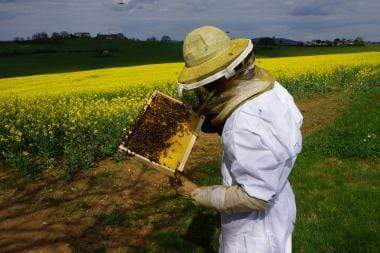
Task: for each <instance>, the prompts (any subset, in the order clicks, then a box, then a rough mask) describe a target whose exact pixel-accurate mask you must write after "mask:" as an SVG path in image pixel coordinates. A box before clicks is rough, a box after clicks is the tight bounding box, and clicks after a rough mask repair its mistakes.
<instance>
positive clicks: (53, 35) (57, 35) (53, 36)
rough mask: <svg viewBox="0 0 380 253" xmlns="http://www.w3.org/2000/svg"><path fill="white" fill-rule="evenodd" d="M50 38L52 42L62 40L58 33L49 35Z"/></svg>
mask: <svg viewBox="0 0 380 253" xmlns="http://www.w3.org/2000/svg"><path fill="white" fill-rule="evenodd" d="M51 38H52V39H53V40H59V39H61V38H62V36H61V34H60V33H57V32H53V33H52V34H51Z"/></svg>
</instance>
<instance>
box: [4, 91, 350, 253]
mask: <svg viewBox="0 0 380 253" xmlns="http://www.w3.org/2000/svg"><path fill="white" fill-rule="evenodd" d="M336 97H337V96H336V94H327V95H324V96H320V97H318V98H315V99H313V100H310V101H301V102H299V103H298V104H299V107H300V109H301V111H302V113H303V115H304V125H303V133H304V135H309V134H311V133H313V132H315V131H316V130H318V129H320V128H322V127H325V126H326V125H328V124H329V123H331V122H333V121H334V119H335V118H336V117H337V116H338V115H339V113H340V112H341V111H342V110H343V109H344V107H345V106H346V103H345V102H342V101H337V99H336ZM220 155H221V146H220V143H219V137H218V135H212V134H202V135H201V136H200V138H199V140H198V142H197V144H196V146H195V147H194V150H193V152H192V155H191V158H190V161H189V163H188V169H189V170H191V169H196V168H197V167H200V166H202V165H205V164H207V163H210V162H213V161H217V160H219V159H220ZM55 173H56V172H54V171H50V172H49V171H48V172H46V173H45V175H43V176H42V177H41V179H40V180H33V181H31V182H30V181H27V180H26V179H23V178H22V177H20V176H17V175H13V174H9V173H8V172H7V171H5V170H1V171H0V252H4V253H6V252H8V253H9V252H58V253H59V252H94V251H97V250H98V251H99V252H103V251H102V250H104V248H101V247H102V246H99V245H106V247H107V252H134V251H135V250H136V249H137V248H138V247H139V246H141V244H142V243H143V240H144V238H145V237H146V236H147V235H149V234H150V233H151V232H152V231H154V230H155V229H157V228H158V227H159V226H164V225H165V221H166V222H167V221H168V220H170V218H173V215H175V214H170V211H168V210H164V211H163V212H158V211H157V210H156V209H157V207H158V206H160V203H162V201H165V200H163V199H162V198H158V197H157V193H158V192H160V191H163V190H165V188H167V185H168V179H167V177H166V176H164V175H162V174H159V173H157V172H155V171H153V170H148V169H147V168H145V167H142V165H141V164H140V163H138V162H137V161H135V160H133V159H131V160H128V161H126V162H123V163H115V162H112V161H103V162H101V163H100V164H99V166H98V168H96V169H93V170H88V171H83V172H81V173H80V174H79V175H78V176H77V177H76V178H75V180H73V181H70V182H67V181H65V180H63V179H61V176H60V175H58V174H55ZM112 210H123V211H124V212H126V213H130V214H131V216H129V217H122V216H121V217H120V215H118V214H117V213H115V214H114V215H113V216H112V215H111V216H109V218H108V220H107V219H106V223H107V222H108V223H112V222H124V223H125V222H126V220H128V219H129V220H130V221H128V222H130V224H133V225H130V226H128V225H126V226H116V227H113V226H107V224H104V218H102V217H103V216H104V214H109V213H110V212H112ZM138 210H144V212H143V214H144V217H140V216H139V215H141V212H138ZM120 219H121V220H120ZM139 222H140V223H139ZM136 227H140V229H136ZM99 247H100V248H99ZM73 249H74V251H73Z"/></svg>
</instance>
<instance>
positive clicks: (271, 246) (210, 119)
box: [179, 26, 302, 253]
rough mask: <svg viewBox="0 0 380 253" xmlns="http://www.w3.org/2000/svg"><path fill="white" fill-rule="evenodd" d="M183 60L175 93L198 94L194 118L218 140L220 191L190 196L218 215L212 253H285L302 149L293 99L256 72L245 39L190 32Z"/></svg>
mask: <svg viewBox="0 0 380 253" xmlns="http://www.w3.org/2000/svg"><path fill="white" fill-rule="evenodd" d="M184 59H185V66H184V69H183V71H182V72H181V74H180V76H179V94H180V96H181V95H183V91H184V90H185V91H186V90H189V91H192V90H194V91H197V90H198V91H199V92H200V93H198V95H197V96H195V97H199V103H194V104H199V105H200V106H199V108H200V109H197V112H199V113H200V114H203V115H205V116H206V122H207V124H204V125H207V126H208V127H207V128H208V129H210V130H211V131H210V132H218V133H219V134H220V135H221V137H222V144H223V151H224V152H223V160H222V168H221V173H222V176H223V185H214V186H204V187H198V186H195V187H194V188H193V189H195V190H192V191H191V193H190V195H191V198H192V199H193V201H194V202H195V203H197V204H200V205H204V206H207V207H210V208H214V209H216V210H218V211H220V212H221V223H222V228H221V235H220V248H219V252H220V253H290V252H291V248H292V245H291V244H292V241H291V240H292V232H293V228H294V223H295V216H296V206H295V199H294V194H293V191H292V188H291V186H290V184H289V181H288V176H289V174H290V172H291V170H292V168H293V166H294V163H295V161H296V158H297V155H298V153H299V152H300V151H301V147H302V136H301V131H300V128H301V125H302V115H301V113H300V111H299V110H298V108H297V106H296V105H295V103H294V101H293V98H292V96H291V95H290V94H289V93H288V91H287V90H286V89H285V88H284V87H282V86H281V85H280V84H279V83H278V82H276V81H275V80H274V78H272V77H271V75H270V74H269V73H268V72H267V71H266V70H264V69H261V68H260V67H259V66H256V64H255V63H254V54H253V46H252V42H251V40H249V39H230V38H229V37H228V35H227V34H226V33H224V32H223V31H222V30H220V29H218V28H216V27H210V26H205V27H201V28H198V29H195V30H194V31H192V32H191V33H189V34H188V35H187V37H186V39H185V41H184ZM203 86H205V87H203ZM206 90H207V92H208V95H205V96H203V95H200V94H201V93H202V92H206ZM201 91H202V92H201ZM207 92H206V94H207ZM190 97H194V96H190ZM206 122H205V123H206ZM202 130H204V129H203V128H202Z"/></svg>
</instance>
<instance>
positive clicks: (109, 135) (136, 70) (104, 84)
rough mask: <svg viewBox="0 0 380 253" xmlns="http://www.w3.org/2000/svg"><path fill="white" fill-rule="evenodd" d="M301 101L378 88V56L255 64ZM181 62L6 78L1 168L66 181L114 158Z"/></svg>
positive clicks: (0, 106) (0, 102) (1, 83)
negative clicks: (59, 172) (61, 174)
mask: <svg viewBox="0 0 380 253" xmlns="http://www.w3.org/2000/svg"><path fill="white" fill-rule="evenodd" d="M257 64H258V65H260V66H262V67H264V68H266V69H268V70H269V71H270V72H272V74H273V75H274V76H275V77H276V78H277V79H278V80H279V81H280V82H281V83H283V84H284V85H285V86H286V87H287V88H288V89H289V90H290V92H291V93H293V95H295V96H310V95H315V94H320V93H324V92H329V91H333V90H337V89H352V88H358V87H360V86H363V85H378V84H379V74H380V70H379V69H380V68H379V67H380V52H367V53H353V54H339V55H321V56H304V57H286V58H270V59H257ZM182 66H183V65H182V63H170V64H158V65H145V66H137V67H124V68H109V69H99V70H91V71H81V72H72V73H63V74H49V75H36V76H27V77H15V78H3V79H0V90H1V93H0V118H1V120H0V162H1V163H3V164H4V165H5V166H7V167H15V168H18V169H20V170H21V171H22V172H24V173H25V174H34V173H37V172H39V171H41V170H42V169H45V168H55V167H64V168H66V171H67V173H68V175H72V174H73V173H74V172H75V171H77V170H78V169H80V168H88V167H91V166H94V164H95V162H96V161H97V160H99V159H102V158H105V157H109V156H112V155H114V154H115V150H116V147H117V146H118V144H119V142H120V139H121V138H122V136H123V134H124V133H125V131H126V130H127V129H128V127H129V126H130V124H131V122H132V121H133V119H134V117H135V116H136V114H137V112H138V110H139V109H140V108H141V107H142V105H143V104H144V103H145V101H146V99H147V98H148V97H149V95H150V94H151V92H152V91H153V90H155V89H159V90H161V91H162V92H164V93H167V94H170V95H173V96H176V77H177V76H178V73H179V72H180V71H181V68H182Z"/></svg>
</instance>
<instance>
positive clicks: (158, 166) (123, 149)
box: [119, 90, 205, 176]
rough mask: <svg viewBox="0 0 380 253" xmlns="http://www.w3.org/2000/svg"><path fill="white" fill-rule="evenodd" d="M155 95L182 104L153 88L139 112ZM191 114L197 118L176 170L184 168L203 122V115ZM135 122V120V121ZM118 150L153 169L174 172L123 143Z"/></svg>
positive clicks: (144, 110) (172, 173)
mask: <svg viewBox="0 0 380 253" xmlns="http://www.w3.org/2000/svg"><path fill="white" fill-rule="evenodd" d="M155 96H163V97H165V98H167V99H169V100H171V101H173V102H174V103H180V104H183V103H182V102H181V101H179V100H177V99H175V98H173V97H170V96H168V95H166V94H164V93H162V92H160V91H157V90H155V91H154V92H153V94H152V95H151V97H150V98H149V100H148V102H147V103H146V104H145V106H144V108H143V109H142V112H141V115H144V114H145V112H146V110H147V109H148V107H149V105H150V104H151V103H152V100H153V98H154V97H155ZM192 115H193V116H195V117H197V118H198V119H199V120H198V122H197V124H196V127H195V129H193V131H192V136H191V139H190V142H189V143H188V146H187V147H186V150H185V152H184V154H183V157H182V160H181V162H180V164H179V166H178V167H177V170H178V171H181V172H182V171H183V170H184V168H185V165H186V162H187V160H188V159H189V156H190V153H191V150H192V149H193V146H194V144H195V141H196V140H197V138H198V135H199V132H200V129H201V126H202V124H203V122H204V119H205V117H204V116H200V117H199V116H198V115H197V114H196V113H195V112H192ZM136 123H137V122H136ZM133 130H134V129H132V130H131V131H129V132H128V134H127V136H126V138H125V139H124V142H127V141H128V137H129V136H130V135H131V134H132V132H133ZM119 151H120V152H121V153H125V154H129V155H132V156H135V157H136V158H137V159H138V160H140V161H141V162H143V163H145V164H147V165H148V166H151V167H153V168H155V169H157V170H158V171H161V172H163V173H165V174H167V175H169V176H174V173H175V170H172V169H170V168H169V167H167V166H165V165H163V164H159V163H157V162H153V161H151V160H149V159H148V158H146V157H144V156H142V155H140V154H137V153H135V152H133V151H132V150H130V149H128V148H127V147H125V146H124V144H121V145H120V146H119Z"/></svg>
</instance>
